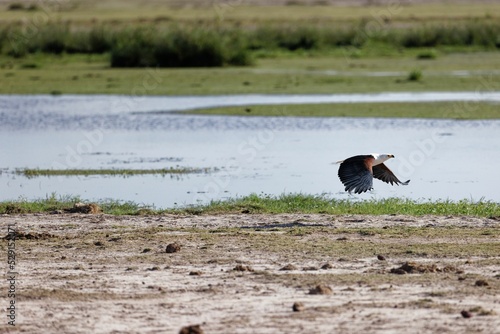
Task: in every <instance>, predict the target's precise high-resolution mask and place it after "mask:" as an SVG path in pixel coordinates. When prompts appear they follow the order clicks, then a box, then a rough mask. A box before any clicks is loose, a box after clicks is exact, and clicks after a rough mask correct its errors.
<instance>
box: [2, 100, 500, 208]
mask: <svg viewBox="0 0 500 334" xmlns="http://www.w3.org/2000/svg"><path fill="white" fill-rule="evenodd" d="M376 95H377V96H378V95H380V94H376ZM410 95H412V94H410ZM472 95H473V94H472ZM342 96H343V95H342ZM390 96H392V95H387V96H384V98H390ZM463 96H465V95H463ZM282 97H283V96H282ZM284 97H285V99H286V98H288V96H284ZM315 97H317V96H315ZM330 97H331V96H330ZM255 98H256V97H255V96H243V97H242V98H241V100H238V98H237V97H234V96H232V97H170V98H167V97H151V98H141V103H138V102H137V101H134V100H133V98H130V97H118V96H61V97H50V96H2V97H0V106H1V109H0V130H1V131H0V143H1V146H0V156H1V157H2V162H1V165H0V168H1V170H2V171H3V172H2V174H0V189H1V193H0V200H7V199H17V198H19V197H23V198H28V199H33V198H40V197H42V198H43V197H45V196H48V195H50V194H51V193H53V192H55V193H57V194H58V195H79V196H81V197H82V198H85V199H91V200H93V199H103V198H113V199H119V200H125V201H128V200H132V201H135V202H139V203H145V204H150V205H155V206H156V207H172V206H174V205H186V204H193V203H199V202H207V201H210V200H212V199H221V198H228V197H235V196H244V195H248V194H250V193H265V194H273V195H279V194H282V193H288V192H301V193H305V194H326V195H327V196H329V197H334V198H350V195H348V194H346V193H345V192H343V187H342V185H341V183H340V181H339V180H338V178H337V176H336V173H337V169H338V165H335V164H332V163H334V162H335V161H338V160H342V159H344V158H346V157H349V156H351V155H356V154H367V153H370V152H380V153H391V154H394V155H395V156H396V159H394V160H391V161H389V162H387V165H388V166H389V167H390V168H391V169H392V170H393V171H394V172H395V173H396V174H397V175H398V176H399V177H400V179H401V180H403V181H404V180H406V179H411V182H410V185H409V186H399V187H397V186H389V185H387V184H385V183H382V182H380V181H378V180H375V181H374V187H375V190H374V191H373V192H371V193H368V194H363V195H357V196H351V197H352V198H372V197H373V198H386V197H393V196H397V197H406V198H412V199H451V200H460V199H473V200H479V199H481V198H484V199H486V200H492V201H496V202H500V192H499V191H498V189H499V187H500V178H499V177H498V172H497V168H496V167H495V166H499V165H500V155H499V154H498V149H499V144H500V131H499V130H500V121H454V120H421V119H371V118H301V117H288V118H285V117H247V118H245V117H234V116H231V117H224V116H192V115H183V114H171V113H168V112H166V111H172V110H181V109H182V108H184V109H187V108H188V107H190V108H201V107H206V106H212V105H214V104H216V103H226V104H225V105H229V104H230V103H233V104H234V103H241V105H243V104H244V103H250V104H256V101H255ZM275 98H277V97H276V96H274V97H269V99H268V100H267V101H270V100H272V99H275ZM293 98H295V99H299V97H297V96H295V97H293ZM300 98H302V99H306V98H311V96H302V97H300ZM325 98H326V96H325ZM339 98H342V97H339ZM365 98H367V99H368V98H372V94H368V95H366V96H365ZM377 98H379V99H380V98H381V97H380V96H378V97H377ZM465 98H467V96H465ZM487 98H488V99H493V100H495V101H496V99H498V100H499V101H500V94H498V96H496V95H494V94H490V95H488V96H487ZM283 100H284V99H282V100H281V101H282V103H290V102H289V101H283ZM116 101H118V102H116ZM136 102H137V103H136ZM258 102H262V99H259V101H258ZM277 102H278V101H277ZM127 109H128V110H127ZM170 166H187V167H214V168H218V169H219V170H218V171H217V172H214V173H211V174H191V175H184V176H180V177H179V176H175V177H170V176H166V177H162V176H133V177H127V178H123V177H117V176H114V177H106V176H90V177H74V176H73V177H39V178H34V179H26V178H25V177H21V176H16V175H14V174H13V173H12V172H13V171H14V170H15V169H16V168H27V167H29V168H36V167H38V168H164V167H170Z"/></svg>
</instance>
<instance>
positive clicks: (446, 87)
mask: <svg viewBox="0 0 500 334" xmlns="http://www.w3.org/2000/svg"><path fill="white" fill-rule="evenodd" d="M498 68H500V57H498V53H496V52H481V53H461V54H456V53H453V54H444V55H441V56H439V57H438V59H436V60H418V59H416V57H415V55H414V54H409V55H402V56H393V57H370V58H363V59H346V58H344V57H342V56H332V57H327V56H324V55H323V56H303V57H299V56H293V57H285V58H279V57H278V58H272V59H260V60H258V61H257V62H256V65H255V66H253V67H228V68H178V69H165V68H162V69H157V68H147V69H139V68H133V69H130V68H120V69H116V68H109V66H108V65H107V59H106V55H61V56H56V55H42V54H38V55H30V56H26V57H25V58H21V59H12V58H10V57H6V56H3V57H1V58H0V77H1V78H3V80H2V85H0V93H1V94H75V93H76V94H127V95H205V94H253V93H261V94H273V93H274V94H299V93H300V94H307V93H310V94H315V93H316V94H320V93H323V94H330V93H370V92H384V91H396V92H397V91H491V90H498V88H499V87H500V73H498V72H489V70H496V69H498ZM414 69H418V70H420V71H421V73H422V77H421V78H420V80H417V81H411V80H409V79H408V77H409V74H410V72H411V71H412V70H414ZM328 71H337V72H338V73H335V74H332V73H331V72H328ZM453 71H471V73H470V75H465V76H460V75H453ZM384 72H385V74H384ZM379 73H382V75H378V74H379ZM488 73H491V74H488ZM41 83H43V84H41Z"/></svg>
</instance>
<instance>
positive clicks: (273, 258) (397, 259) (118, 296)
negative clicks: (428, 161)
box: [0, 214, 500, 333]
mask: <svg viewBox="0 0 500 334" xmlns="http://www.w3.org/2000/svg"><path fill="white" fill-rule="evenodd" d="M1 218H2V221H3V222H5V223H8V224H11V225H12V224H14V225H15V226H16V230H17V232H18V239H17V240H16V251H17V255H18V264H17V269H18V271H19V277H20V278H22V283H23V284H22V288H21V289H20V293H19V297H18V305H19V311H18V321H19V322H18V324H19V326H17V329H18V330H19V331H21V332H33V331H35V330H36V331H40V330H43V331H58V332H62V331H64V332H72V333H86V332H89V331H91V332H95V333H105V332H108V333H109V332H112V331H120V332H123V333H135V332H143V333H156V332H160V331H161V332H169V333H177V332H179V330H180V329H181V327H184V326H187V325H196V324H199V325H200V327H201V329H202V330H204V332H205V333H212V332H218V333H255V332H259V333H304V332H317V333H322V332H323V333H329V332H332V331H342V332H344V333H359V332H367V333H375V332H380V331H384V332H397V331H402V330H409V331H411V332H420V333H421V332H436V330H438V329H443V330H444V329H446V330H447V331H450V332H453V333H485V332H486V333H494V332H495V330H496V328H499V326H500V322H499V317H498V314H499V313H500V307H499V304H498V293H497V291H498V289H499V288H500V286H499V275H500V258H499V257H498V251H497V250H498V247H499V244H498V238H497V236H498V233H499V227H500V226H499V221H498V217H491V218H474V217H451V216H449V217H437V216H422V217H411V216H401V215H388V216H361V215H353V216H332V215H304V214H283V215H246V214H233V215H217V216H173V215H166V216H110V215H99V214H97V215H84V214H52V215H46V214H37V215H3V216H2V217H1ZM0 245H1V247H2V248H6V247H7V246H6V241H5V240H4V241H3V242H2V243H1V244H0ZM294 305H295V306H294ZM294 309H295V311H294ZM409 324H411V328H410V327H409V326H410V325H409Z"/></svg>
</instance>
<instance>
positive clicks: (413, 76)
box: [407, 69, 422, 81]
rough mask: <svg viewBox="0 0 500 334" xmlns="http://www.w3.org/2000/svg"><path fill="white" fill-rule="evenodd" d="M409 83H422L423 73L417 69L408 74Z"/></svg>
mask: <svg viewBox="0 0 500 334" xmlns="http://www.w3.org/2000/svg"><path fill="white" fill-rule="evenodd" d="M407 80H408V81H420V80H422V71H421V70H418V69H415V70H411V71H410V73H409V74H408V78H407Z"/></svg>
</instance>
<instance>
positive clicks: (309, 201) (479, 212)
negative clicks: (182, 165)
mask: <svg viewBox="0 0 500 334" xmlns="http://www.w3.org/2000/svg"><path fill="white" fill-rule="evenodd" d="M77 202H80V199H79V198H60V199H57V198H56V197H55V196H54V195H53V196H51V197H49V198H47V199H42V200H36V201H22V200H20V201H8V202H1V203H0V214H5V213H7V214H19V213H43V212H52V211H55V210H64V209H71V208H72V207H73V205H74V204H75V203H77ZM97 204H98V205H99V206H100V207H101V208H102V209H103V212H104V213H108V214H114V215H144V214H151V215H158V214H166V213H172V214H195V215H199V214H226V213H236V214H238V213H239V214H252V213H254V214H255V213H267V214H278V213H320V214H332V215H343V214H363V215H383V214H404V215H412V216H420V215H464V216H480V217H500V204H498V203H494V202H485V201H479V202H472V201H467V200H463V201H459V202H453V201H445V200H443V201H434V202H420V201H413V200H407V199H397V198H389V199H384V200H365V201H350V200H335V199H333V200H332V199H328V198H326V197H324V196H313V195H302V194H291V195H282V196H278V197H273V196H257V195H250V196H247V197H243V198H238V199H232V200H227V201H214V202H212V203H210V204H207V205H198V206H189V207H181V208H170V209H164V210H159V209H155V208H151V207H147V206H146V207H145V206H141V205H139V204H136V203H132V202H125V203H124V202H118V201H103V202H100V203H97Z"/></svg>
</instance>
